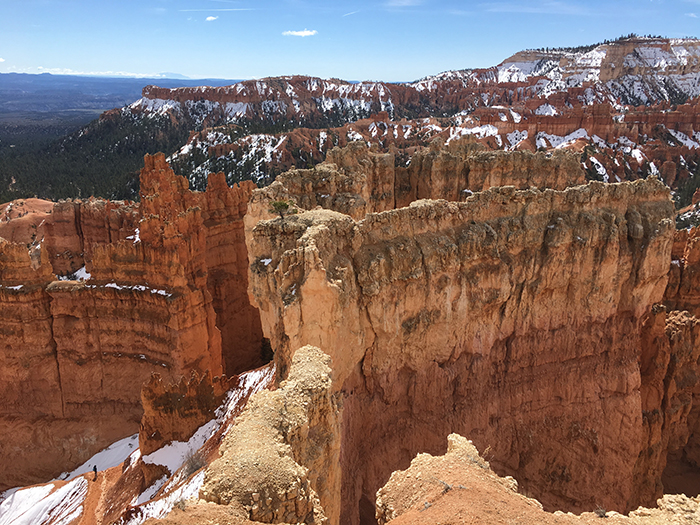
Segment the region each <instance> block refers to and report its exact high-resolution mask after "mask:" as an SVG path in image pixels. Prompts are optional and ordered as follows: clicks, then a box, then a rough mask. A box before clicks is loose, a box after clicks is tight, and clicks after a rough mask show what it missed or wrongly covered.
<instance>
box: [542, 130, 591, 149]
mask: <svg viewBox="0 0 700 525" xmlns="http://www.w3.org/2000/svg"><path fill="white" fill-rule="evenodd" d="M545 139H546V140H545ZM578 139H588V132H587V131H586V130H585V129H583V128H579V129H577V130H576V131H573V132H572V133H569V134H568V135H566V136H564V137H560V136H559V135H550V134H549V133H545V132H544V131H540V132H539V133H537V136H536V137H535V145H536V147H538V148H547V141H549V144H550V145H551V147H552V148H554V149H561V148H565V147H566V146H569V145H571V144H573V143H574V142H575V141H576V140H578Z"/></svg>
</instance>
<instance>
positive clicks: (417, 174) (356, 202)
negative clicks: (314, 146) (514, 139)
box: [248, 137, 586, 222]
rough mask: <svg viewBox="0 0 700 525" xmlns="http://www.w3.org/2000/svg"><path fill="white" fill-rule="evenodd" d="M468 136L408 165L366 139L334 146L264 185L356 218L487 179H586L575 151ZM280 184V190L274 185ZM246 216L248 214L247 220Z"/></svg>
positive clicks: (553, 184)
mask: <svg viewBox="0 0 700 525" xmlns="http://www.w3.org/2000/svg"><path fill="white" fill-rule="evenodd" d="M484 149H485V148H484V147H483V146H481V145H480V144H478V143H476V142H474V140H473V139H472V138H471V137H466V138H463V139H459V140H454V141H451V142H450V143H449V144H447V145H443V141H442V140H441V139H436V140H435V141H433V143H432V144H431V145H430V147H429V148H424V149H421V150H418V151H417V152H416V153H415V155H414V156H413V158H412V159H411V163H410V165H409V166H408V167H399V166H396V150H393V151H391V152H389V153H380V152H378V151H376V150H373V149H370V148H369V147H367V146H366V145H365V143H364V142H360V141H356V142H351V143H350V144H348V145H347V146H346V147H344V148H338V147H336V148H333V149H332V150H331V151H329V152H328V155H327V157H326V161H325V162H323V163H321V164H319V165H317V166H315V167H314V168H313V169H292V170H289V171H287V172H285V173H283V174H281V175H280V176H279V177H278V178H277V181H276V182H277V183H276V184H275V183H273V185H271V186H270V187H269V189H268V190H267V191H268V192H272V193H275V192H276V196H277V197H278V198H285V197H286V198H291V199H293V200H294V201H295V202H296V203H297V205H298V206H300V207H301V208H303V209H307V210H310V209H313V208H314V207H316V206H321V207H322V208H327V209H332V210H335V211H338V212H340V213H344V214H346V215H349V216H351V217H352V218H353V219H355V220H360V219H362V218H363V217H364V216H365V215H366V214H367V213H378V212H382V211H387V210H392V209H394V208H400V207H405V206H408V204H410V203H411V202H413V201H415V200H418V199H428V198H430V199H446V200H450V201H462V200H464V199H465V198H467V197H468V196H469V195H471V194H472V193H473V192H478V191H483V190H486V189H488V188H491V187H493V186H515V187H516V188H518V189H527V188H530V187H536V188H539V189H545V188H552V189H557V190H563V189H565V188H568V187H570V186H576V185H579V184H584V183H585V181H586V177H585V174H584V172H583V170H582V169H581V164H580V161H579V158H578V155H576V154H574V153H571V152H567V151H557V152H555V153H554V154H546V153H543V152H538V153H531V152H528V151H524V152H520V151H518V152H505V151H498V152H495V151H492V152H488V151H485V150H484ZM280 185H282V186H283V187H284V188H285V192H284V193H280V191H279V190H278V189H277V188H279V187H280ZM248 222H250V221H248Z"/></svg>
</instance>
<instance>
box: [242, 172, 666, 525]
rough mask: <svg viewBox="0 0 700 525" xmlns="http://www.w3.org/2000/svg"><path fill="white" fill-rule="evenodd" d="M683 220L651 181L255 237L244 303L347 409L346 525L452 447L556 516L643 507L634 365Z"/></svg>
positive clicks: (290, 225) (273, 225) (333, 216)
mask: <svg viewBox="0 0 700 525" xmlns="http://www.w3.org/2000/svg"><path fill="white" fill-rule="evenodd" d="M255 199H256V197H255V196H254V198H253V201H252V204H251V208H254V207H255V205H256V202H257V201H256V200H255ZM254 215H255V212H254V210H252V211H251V216H254ZM672 215H673V207H672V205H671V202H670V200H669V195H668V190H667V189H665V187H664V185H663V184H661V183H660V182H659V181H658V180H648V181H640V182H638V183H634V184H620V185H610V186H607V185H602V184H590V185H588V186H585V187H576V188H569V189H567V190H565V191H562V192H556V191H552V190H546V191H544V192H541V191H539V190H536V189H531V190H527V191H516V190H515V189H514V188H512V187H511V188H500V189H491V190H489V191H486V192H483V193H479V194H475V195H473V196H471V197H469V198H467V199H466V201H465V202H463V203H447V202H445V201H437V202H430V201H417V202H414V203H413V204H412V205H411V206H410V207H408V208H403V209H399V210H394V211H390V212H384V213H378V214H370V215H368V216H367V217H366V218H365V219H364V220H362V221H359V222H355V221H353V220H352V219H351V218H350V217H348V216H346V215H342V214H338V213H335V212H331V211H325V210H317V211H311V212H308V213H302V214H300V215H296V216H290V217H287V218H284V219H280V218H278V219H275V220H269V221H264V222H260V223H259V224H257V226H255V228H254V229H252V231H251V234H250V236H249V237H248V239H247V241H248V248H249V256H250V263H251V272H252V273H251V285H250V293H251V296H252V297H253V298H254V300H255V302H256V304H257V305H258V306H259V308H260V311H261V316H262V320H263V327H264V331H265V335H266V336H268V337H270V339H271V342H272V346H273V348H275V350H276V354H275V359H276V361H277V363H278V367H279V370H280V373H281V375H282V377H284V375H285V374H286V373H287V370H286V368H285V367H286V366H287V364H286V363H288V361H289V356H290V352H291V350H292V349H293V348H296V347H298V346H301V345H303V344H314V345H316V346H319V347H321V348H324V349H326V351H328V352H329V353H330V354H331V356H332V358H333V363H334V381H335V382H334V384H335V385H336V388H338V389H340V390H341V391H342V392H343V393H344V405H343V406H344V410H343V426H342V429H343V438H342V439H343V442H342V444H343V454H342V464H341V468H342V470H343V472H344V473H345V474H344V476H345V477H344V481H343V502H344V507H343V510H342V514H343V516H344V517H346V519H347V523H357V520H358V514H359V510H358V509H359V506H360V502H361V501H362V500H363V498H368V499H369V500H370V501H371V499H372V498H373V495H374V493H375V492H376V490H377V489H378V488H379V487H380V486H381V484H383V483H384V482H385V481H386V479H387V478H388V475H389V474H390V472H391V471H393V470H395V469H396V468H401V467H403V466H405V465H407V464H408V462H409V461H410V459H411V457H413V455H414V454H415V453H416V452H418V451H429V452H430V451H435V452H439V451H441V449H442V447H444V441H443V440H444V439H445V437H446V436H447V435H448V434H449V433H451V432H453V431H457V432H460V433H462V434H463V435H468V436H470V437H471V438H472V439H473V440H474V441H475V443H477V444H478V445H479V446H481V447H483V448H486V447H487V446H490V447H491V450H492V451H493V461H492V464H493V465H494V466H495V468H496V469H497V471H499V472H503V473H507V474H511V475H514V476H515V477H517V479H518V480H519V482H520V483H521V485H523V486H524V487H525V488H526V489H527V490H528V491H530V492H531V493H533V494H536V495H537V496H538V497H540V498H541V500H542V503H543V504H544V505H545V507H547V508H557V507H566V508H570V509H586V508H594V506H595V505H596V504H603V505H605V506H607V508H619V509H629V508H634V507H636V502H635V498H636V497H637V494H636V492H635V486H634V484H633V483H632V481H631V480H632V479H633V469H634V464H635V462H636V461H637V458H638V456H639V454H640V452H641V451H642V448H643V444H642V441H643V423H642V411H641V405H640V396H639V384H640V381H641V380H640V371H639V367H638V364H637V355H638V349H639V346H640V341H641V327H642V323H643V320H644V318H645V315H646V314H647V312H648V311H649V310H650V308H651V306H652V304H654V303H656V302H658V301H659V300H660V299H661V298H662V296H663V293H664V289H665V287H666V283H667V280H668V279H667V272H668V266H669V261H670V257H671V247H672V241H673V224H672V221H671V220H670V219H671V217H672ZM553 400H556V402H554V401H553ZM573 407H576V408H575V410H574V409H573ZM358 429H362V431H361V432H359V431H358ZM621 436H624V437H621ZM369 457H371V458H372V460H371V462H368V461H367V458H369ZM593 479H595V483H593ZM593 487H595V489H593ZM601 499H602V501H601Z"/></svg>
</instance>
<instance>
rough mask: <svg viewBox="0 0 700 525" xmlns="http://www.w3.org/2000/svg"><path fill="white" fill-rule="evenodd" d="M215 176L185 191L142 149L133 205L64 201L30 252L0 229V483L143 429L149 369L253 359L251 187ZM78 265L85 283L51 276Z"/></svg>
mask: <svg viewBox="0 0 700 525" xmlns="http://www.w3.org/2000/svg"><path fill="white" fill-rule="evenodd" d="M220 179H221V177H218V178H217V176H212V185H211V190H210V191H209V192H207V193H195V192H191V191H189V190H188V189H187V182H186V181H185V179H182V178H181V177H176V176H175V175H174V173H173V172H172V170H170V169H169V167H168V166H167V164H166V163H165V159H164V157H163V155H157V156H154V157H146V166H145V168H144V169H143V170H142V172H141V180H142V192H143V193H142V198H141V203H140V205H127V206H124V205H121V206H120V205H117V204H114V203H108V202H106V201H88V202H87V203H70V202H69V203H65V202H64V203H59V204H56V205H55V206H54V208H53V210H52V212H51V213H50V214H47V215H46V217H44V218H43V219H42V220H43V222H44V224H42V225H41V228H42V229H44V228H45V230H44V231H45V235H42V237H41V238H40V239H34V241H32V242H30V243H29V248H28V247H27V246H28V245H27V244H24V243H22V244H19V243H11V242H7V241H6V240H4V239H0V243H2V250H1V253H0V263H2V264H0V284H1V288H0V294H1V295H2V300H1V301H0V308H2V312H3V316H2V318H1V319H0V333H2V334H3V338H2V347H1V348H0V350H1V352H0V374H2V376H1V378H2V381H1V382H0V389H1V391H0V395H2V397H3V399H4V400H5V402H4V403H3V406H2V408H1V409H0V435H1V436H2V440H1V441H0V463H1V464H3V470H4V475H3V476H2V478H1V479H0V490H2V489H5V488H9V487H12V486H15V485H20V484H27V483H31V482H33V481H40V480H45V479H48V478H50V477H53V476H56V475H57V474H59V473H60V472H61V471H63V470H70V468H72V467H73V466H75V465H78V464H80V463H82V462H83V461H85V460H86V459H87V458H89V457H90V456H91V455H92V454H94V453H95V452H96V451H98V450H100V449H102V448H104V447H105V446H106V445H108V444H110V443H112V442H114V441H115V440H117V439H119V438H122V437H124V436H127V435H129V434H133V433H135V432H136V431H138V428H139V422H140V420H141V415H142V412H143V409H142V406H141V386H142V384H143V383H144V382H145V381H146V380H147V379H148V378H149V377H150V375H151V373H152V372H154V371H157V372H159V373H161V374H162V375H163V376H164V377H165V378H168V379H169V380H173V379H178V378H179V377H181V376H183V375H188V374H189V373H190V372H191V371H197V372H199V373H204V372H209V373H211V374H212V375H216V376H220V375H221V374H223V373H224V372H228V373H236V372H238V371H242V370H246V369H249V368H254V367H256V366H259V365H260V364H262V362H263V359H262V356H261V349H262V334H261V328H260V321H259V317H258V316H257V312H256V310H255V308H253V307H252V306H251V305H250V304H249V303H248V301H247V293H246V288H247V275H246V272H245V270H244V269H243V268H242V267H241V264H239V263H238V261H242V260H246V258H247V256H246V251H245V244H244V241H243V222H242V215H243V213H244V212H245V206H246V203H247V201H248V197H249V195H250V192H251V191H252V188H253V187H254V186H252V185H251V184H249V185H245V184H244V185H242V186H240V187H239V186H236V187H234V188H228V187H225V185H224V186H223V187H222V185H221V180H220ZM126 228H129V229H128V230H127V229H126ZM42 241H45V242H42ZM83 265H85V266H86V271H87V274H88V277H89V278H88V279H87V280H79V281H78V280H76V281H70V280H57V279H56V274H59V275H60V274H63V273H69V272H73V271H75V270H76V269H77V268H79V267H80V266H83ZM82 277H83V279H84V278H85V276H84V275H83V276H82ZM219 327H221V328H219ZM222 334H223V335H224V336H225V338H223V339H222Z"/></svg>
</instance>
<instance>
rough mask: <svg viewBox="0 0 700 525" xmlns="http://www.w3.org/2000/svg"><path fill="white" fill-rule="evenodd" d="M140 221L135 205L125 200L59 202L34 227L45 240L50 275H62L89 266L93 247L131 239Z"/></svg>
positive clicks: (38, 236) (39, 236)
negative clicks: (51, 271) (40, 223)
mask: <svg viewBox="0 0 700 525" xmlns="http://www.w3.org/2000/svg"><path fill="white" fill-rule="evenodd" d="M139 219H140V216H139V213H138V205H136V204H132V203H127V202H124V201H107V200H104V199H94V198H93V199H88V200H86V201H79V200H75V201H70V200H69V201H61V202H57V203H56V204H54V206H53V210H52V212H51V215H50V216H49V217H47V218H46V219H45V222H44V224H43V225H41V226H40V227H38V228H37V230H39V233H38V234H37V238H38V239H42V238H43V239H44V245H45V247H46V250H47V251H48V254H49V259H50V261H51V266H52V268H53V272H54V273H55V274H56V275H62V276H64V275H68V274H71V273H73V272H75V271H76V270H78V269H80V268H81V267H83V266H85V265H86V263H87V264H88V265H89V264H91V263H92V253H93V246H94V245H95V244H98V245H105V244H110V243H116V242H118V241H120V240H125V239H126V238H127V237H129V236H133V235H134V231H135V230H136V228H138V221H139Z"/></svg>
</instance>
